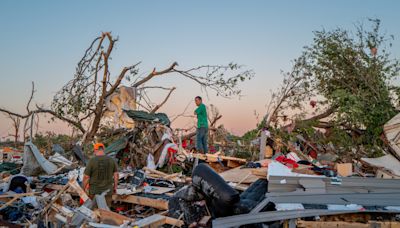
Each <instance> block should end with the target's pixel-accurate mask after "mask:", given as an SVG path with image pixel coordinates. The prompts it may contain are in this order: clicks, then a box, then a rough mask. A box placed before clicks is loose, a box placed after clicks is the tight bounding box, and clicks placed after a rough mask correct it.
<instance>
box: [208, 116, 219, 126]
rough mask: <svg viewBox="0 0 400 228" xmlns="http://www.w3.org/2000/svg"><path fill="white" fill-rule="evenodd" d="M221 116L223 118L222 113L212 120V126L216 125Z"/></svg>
mask: <svg viewBox="0 0 400 228" xmlns="http://www.w3.org/2000/svg"><path fill="white" fill-rule="evenodd" d="M221 118H222V115H219V116H217V117H215V118H214V119H213V120H212V121H211V123H210V126H211V127H214V125H215V124H216V123H217V121H218V120H219V119H221Z"/></svg>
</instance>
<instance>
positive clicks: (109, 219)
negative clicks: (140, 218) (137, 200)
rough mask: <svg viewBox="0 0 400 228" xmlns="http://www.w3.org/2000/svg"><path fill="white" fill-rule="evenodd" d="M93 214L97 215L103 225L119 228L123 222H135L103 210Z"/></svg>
mask: <svg viewBox="0 0 400 228" xmlns="http://www.w3.org/2000/svg"><path fill="white" fill-rule="evenodd" d="M95 213H96V214H98V217H99V218H100V221H101V222H102V223H105V224H110V225H118V226H119V225H121V224H123V223H124V221H132V222H133V221H135V219H132V218H129V217H126V216H123V215H121V214H118V213H115V212H112V211H108V210H104V209H97V210H95Z"/></svg>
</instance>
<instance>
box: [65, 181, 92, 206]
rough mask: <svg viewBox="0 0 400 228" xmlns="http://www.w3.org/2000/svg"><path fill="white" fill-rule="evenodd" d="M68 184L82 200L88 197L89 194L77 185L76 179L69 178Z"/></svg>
mask: <svg viewBox="0 0 400 228" xmlns="http://www.w3.org/2000/svg"><path fill="white" fill-rule="evenodd" d="M68 184H69V185H70V186H71V188H73V189H74V190H75V191H76V192H77V193H78V194H79V197H81V199H82V200H83V201H86V200H88V199H89V196H88V195H87V194H86V192H85V191H84V190H83V189H82V188H81V186H79V184H78V182H76V180H70V181H69V182H68Z"/></svg>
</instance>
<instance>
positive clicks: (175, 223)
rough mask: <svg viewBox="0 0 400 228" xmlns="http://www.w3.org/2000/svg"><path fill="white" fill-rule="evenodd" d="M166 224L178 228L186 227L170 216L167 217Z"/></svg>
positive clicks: (180, 221)
mask: <svg viewBox="0 0 400 228" xmlns="http://www.w3.org/2000/svg"><path fill="white" fill-rule="evenodd" d="M165 224H168V225H171V226H176V227H182V226H183V225H185V223H184V222H183V221H182V220H179V219H176V218H171V217H168V216H165Z"/></svg>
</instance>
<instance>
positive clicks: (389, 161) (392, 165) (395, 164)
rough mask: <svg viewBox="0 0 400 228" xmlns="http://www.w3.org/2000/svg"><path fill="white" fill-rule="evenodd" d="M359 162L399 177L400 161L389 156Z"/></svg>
mask: <svg viewBox="0 0 400 228" xmlns="http://www.w3.org/2000/svg"><path fill="white" fill-rule="evenodd" d="M361 161H363V162H366V163H368V164H369V165H372V166H375V167H378V168H384V169H386V170H388V171H390V172H391V173H392V174H394V175H396V176H400V161H399V160H397V159H396V158H395V157H394V156H393V155H391V154H388V155H385V156H382V157H379V158H361Z"/></svg>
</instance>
